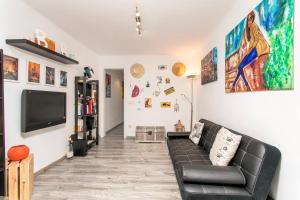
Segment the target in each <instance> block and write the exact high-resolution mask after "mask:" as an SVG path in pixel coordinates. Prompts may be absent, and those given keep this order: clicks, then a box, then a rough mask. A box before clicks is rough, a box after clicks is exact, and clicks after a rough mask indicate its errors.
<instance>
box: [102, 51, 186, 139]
mask: <svg viewBox="0 0 300 200" xmlns="http://www.w3.org/2000/svg"><path fill="white" fill-rule="evenodd" d="M99 59H100V61H99V62H100V66H101V69H103V70H102V71H99V78H100V83H104V76H105V73H104V69H105V68H109V69H112V68H115V69H120V68H121V69H124V85H125V97H124V116H125V117H124V120H125V121H124V129H125V133H124V137H127V136H135V127H136V126H138V125H142V126H151V125H153V126H165V127H166V129H167V131H173V130H174V124H175V123H176V122H177V121H178V120H179V119H180V120H182V121H183V123H184V124H185V125H186V127H189V121H190V114H189V113H190V107H189V104H188V102H187V101H186V100H185V99H183V98H182V96H181V95H180V94H182V93H183V94H186V95H187V96H190V89H189V87H190V84H189V81H188V80H187V79H186V78H184V77H182V78H179V77H176V76H174V75H173V73H172V71H171V69H172V65H173V64H174V63H175V62H176V61H177V60H176V59H174V58H173V57H170V56H155V55H154V56H139V55H137V56H134V55H133V56H101V57H100V58H99ZM135 63H141V64H143V65H144V67H145V75H144V76H143V77H142V78H141V79H135V78H133V77H132V76H131V74H130V67H131V66H132V65H133V64H135ZM158 65H167V66H168V69H167V70H166V71H158ZM159 75H160V76H162V77H170V78H171V84H169V85H166V84H162V86H161V92H162V93H163V90H164V89H167V88H168V87H171V86H174V87H175V88H176V93H174V94H171V95H169V96H165V95H164V94H162V95H161V96H159V97H155V96H154V95H153V92H154V90H155V88H156V76H159ZM147 81H149V82H150V84H151V87H150V88H146V87H145V86H146V83H147ZM135 84H137V85H139V86H140V87H141V88H142V90H143V92H142V93H141V95H140V96H138V97H137V98H132V97H131V94H132V89H133V86H134V85H135ZM100 91H103V92H102V93H101V94H100V106H101V107H102V108H103V106H104V104H103V102H104V101H103V100H104V98H105V97H104V84H100ZM145 98H152V101H153V102H152V104H153V107H152V108H151V109H146V108H144V100H145ZM176 99H178V103H179V105H180V112H178V113H176V112H174V111H173V105H174V103H175V101H176ZM161 101H171V102H172V108H170V109H161V108H160V102H161ZM101 103H102V105H101ZM139 108H140V109H141V110H139ZM100 109H101V108H100ZM101 110H103V109H101ZM101 114H102V115H103V116H102V118H103V117H104V116H105V113H101ZM100 123H103V122H102V121H101V122H100ZM100 127H102V130H101V131H100V132H101V136H104V135H105V131H104V130H103V125H100Z"/></svg>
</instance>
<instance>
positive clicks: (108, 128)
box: [104, 69, 124, 136]
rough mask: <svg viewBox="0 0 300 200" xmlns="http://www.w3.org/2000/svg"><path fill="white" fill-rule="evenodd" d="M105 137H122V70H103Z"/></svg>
mask: <svg viewBox="0 0 300 200" xmlns="http://www.w3.org/2000/svg"><path fill="white" fill-rule="evenodd" d="M104 72H105V90H104V92H105V94H104V95H105V102H104V113H105V114H104V129H105V130H104V131H105V135H113V134H118V135H122V136H124V69H105V70H104Z"/></svg>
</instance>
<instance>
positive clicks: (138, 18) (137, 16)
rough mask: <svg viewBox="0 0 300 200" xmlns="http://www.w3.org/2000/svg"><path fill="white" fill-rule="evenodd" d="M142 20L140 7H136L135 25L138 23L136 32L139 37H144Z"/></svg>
mask: <svg viewBox="0 0 300 200" xmlns="http://www.w3.org/2000/svg"><path fill="white" fill-rule="evenodd" d="M141 22H142V19H141V14H140V12H139V9H138V6H136V7H135V23H136V32H137V33H138V35H139V36H142V27H141V26H142V24H141Z"/></svg>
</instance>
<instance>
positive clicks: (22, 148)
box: [7, 145, 30, 161]
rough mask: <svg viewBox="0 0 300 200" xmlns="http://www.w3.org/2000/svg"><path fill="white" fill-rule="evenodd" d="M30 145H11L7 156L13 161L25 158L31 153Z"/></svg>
mask: <svg viewBox="0 0 300 200" xmlns="http://www.w3.org/2000/svg"><path fill="white" fill-rule="evenodd" d="M29 152H30V150H29V147H28V146H26V145H18V146H13V147H11V148H10V149H9V150H8V152H7V157H8V159H9V160H12V161H19V160H24V159H25V158H27V157H28V155H29Z"/></svg>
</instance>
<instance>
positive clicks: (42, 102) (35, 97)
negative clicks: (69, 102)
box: [21, 90, 66, 133]
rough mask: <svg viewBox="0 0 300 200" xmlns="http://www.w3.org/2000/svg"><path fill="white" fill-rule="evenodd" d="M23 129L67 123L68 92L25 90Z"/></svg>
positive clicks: (23, 93)
mask: <svg viewBox="0 0 300 200" xmlns="http://www.w3.org/2000/svg"><path fill="white" fill-rule="evenodd" d="M21 106H22V111H21V115H22V117H21V129H22V130H21V131H22V132H23V133H25V132H29V131H34V130H38V129H42V128H46V127H50V126H55V125H58V124H63V123H66V93H63V92H49V91H37V90H23V92H22V105H21Z"/></svg>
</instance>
